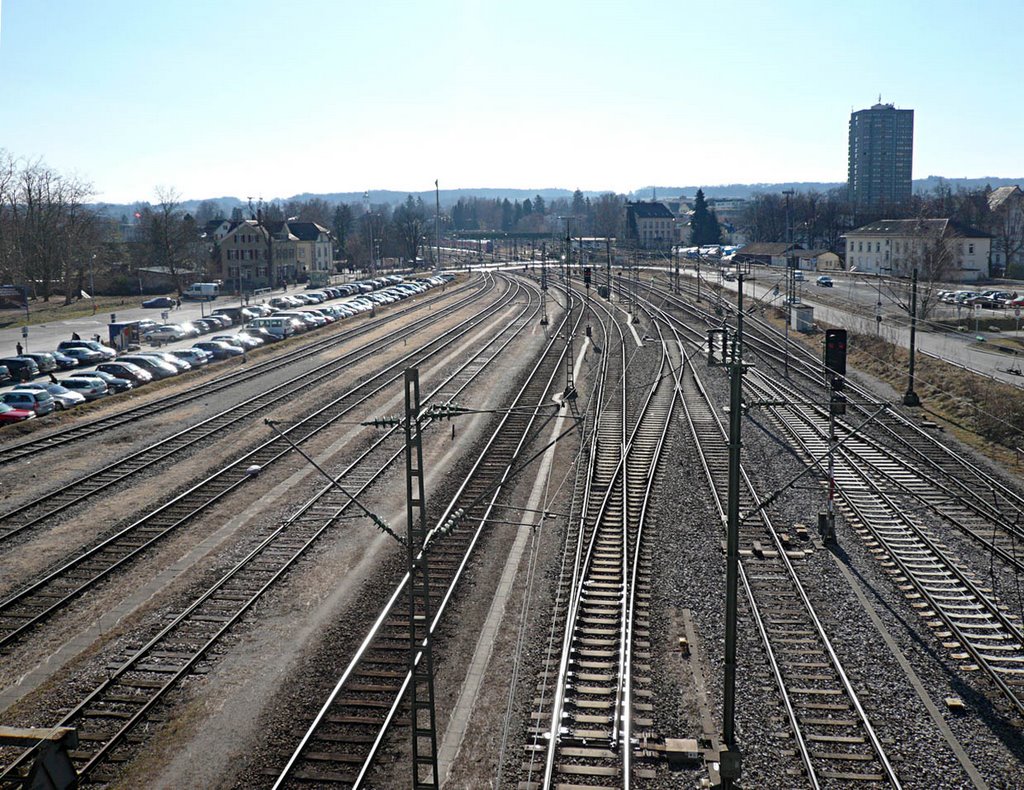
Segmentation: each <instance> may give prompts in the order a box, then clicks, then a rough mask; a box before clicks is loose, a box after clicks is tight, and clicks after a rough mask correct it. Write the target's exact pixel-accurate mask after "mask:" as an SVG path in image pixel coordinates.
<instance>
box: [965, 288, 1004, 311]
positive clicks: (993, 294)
mask: <svg viewBox="0 0 1024 790" xmlns="http://www.w3.org/2000/svg"><path fill="white" fill-rule="evenodd" d="M1011 299H1013V294H1011V293H1010V292H1009V291H983V292H982V293H981V294H979V295H978V296H972V297H970V298H969V299H967V300H966V301H967V304H969V305H979V306H981V307H988V308H990V309H993V310H1000V309H1002V308H1004V307H1006V303H1007V302H1009V301H1010V300H1011Z"/></svg>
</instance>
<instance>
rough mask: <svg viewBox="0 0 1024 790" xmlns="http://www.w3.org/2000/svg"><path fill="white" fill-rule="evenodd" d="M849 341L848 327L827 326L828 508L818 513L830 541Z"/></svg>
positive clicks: (820, 527) (824, 536)
mask: <svg viewBox="0 0 1024 790" xmlns="http://www.w3.org/2000/svg"><path fill="white" fill-rule="evenodd" d="M846 342H847V333H846V330H845V329H826V330H825V382H826V384H827V385H828V388H829V404H828V406H829V408H828V447H829V453H828V501H827V503H826V505H825V512H824V513H819V514H818V532H819V534H820V535H821V538H822V540H823V541H825V542H826V543H834V542H835V539H836V512H835V493H836V475H835V455H836V454H835V452H834V451H835V449H836V446H837V444H838V442H839V437H838V436H836V417H837V416H839V415H842V414H846V397H845V396H844V395H843V387H844V386H845V383H846V378H845V377H846Z"/></svg>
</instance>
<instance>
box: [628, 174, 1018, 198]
mask: <svg viewBox="0 0 1024 790" xmlns="http://www.w3.org/2000/svg"><path fill="white" fill-rule="evenodd" d="M940 184H941V185H945V186H946V187H948V188H949V189H951V190H952V191H954V192H956V191H957V190H965V191H967V190H972V189H981V188H983V187H985V186H990V187H992V188H993V189H995V188H996V187H1003V186H1013V185H1014V184H1024V178H996V177H986V178H944V177H942V176H928V177H927V178H915V179H914V181H913V190H914V194H915V195H920V194H924V193H927V192H934V191H935V189H936V188H938V187H939V185H940ZM845 185H846V182H845V181H791V182H786V183H779V184H718V185H714V186H705V185H698V186H687V187H643V188H642V189H637V190H635V191H633V192H631V193H630V194H629V195H628V197H629V198H630V199H633V200H651V195H652V194H653V193H654V192H657V195H658V197H659V198H661V199H669V198H674V197H679V196H680V195H686V196H687V197H693V196H694V195H696V194H697V190H698V189H703V190H704V197H707V198H727V197H731V198H749V197H751V196H753V195H756V194H758V193H763V192H782V191H784V190H787V189H792V190H793V191H794V192H828V191H829V190H830V189H835V188H836V187H842V186H845Z"/></svg>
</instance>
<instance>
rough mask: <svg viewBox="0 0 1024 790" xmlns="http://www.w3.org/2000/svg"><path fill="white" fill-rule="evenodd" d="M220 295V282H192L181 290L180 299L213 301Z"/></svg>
mask: <svg viewBox="0 0 1024 790" xmlns="http://www.w3.org/2000/svg"><path fill="white" fill-rule="evenodd" d="M218 296H220V283H192V285H190V286H189V287H188V288H186V289H185V290H184V291H182V292H181V298H182V299H192V300H194V301H213V300H214V299H216V298H217V297H218Z"/></svg>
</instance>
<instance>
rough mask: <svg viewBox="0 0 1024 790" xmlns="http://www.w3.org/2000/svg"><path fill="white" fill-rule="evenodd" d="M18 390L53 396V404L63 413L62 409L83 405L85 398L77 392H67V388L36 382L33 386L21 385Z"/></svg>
mask: <svg viewBox="0 0 1024 790" xmlns="http://www.w3.org/2000/svg"><path fill="white" fill-rule="evenodd" d="M18 389H20V390H42V391H44V392H49V393H50V395H51V396H53V403H54V405H55V406H56V407H57V410H58V411H64V409H70V408H73V407H75V406H77V405H78V404H80V403H85V396H84V395H82V394H81V393H79V392H74V391H73V390H69V389H68V388H67V387H63V386H61V385H60V384H43V383H41V382H36V383H35V384H21V385H19V386H18Z"/></svg>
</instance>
